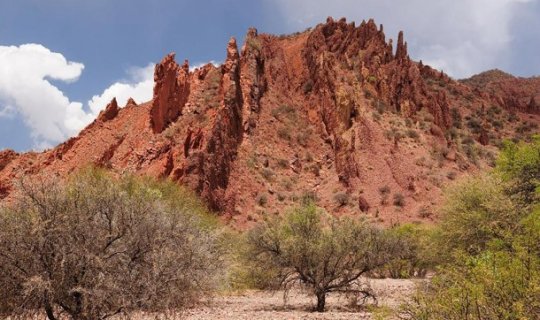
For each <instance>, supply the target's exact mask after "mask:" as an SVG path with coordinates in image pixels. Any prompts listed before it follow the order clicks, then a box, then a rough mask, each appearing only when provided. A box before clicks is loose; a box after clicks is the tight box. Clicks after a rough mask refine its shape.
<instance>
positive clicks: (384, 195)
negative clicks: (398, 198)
mask: <svg viewBox="0 0 540 320" xmlns="http://www.w3.org/2000/svg"><path fill="white" fill-rule="evenodd" d="M390 191H391V190H390V187H389V186H387V185H384V186H382V187H379V194H380V195H381V204H386V203H388V196H389V195H390Z"/></svg>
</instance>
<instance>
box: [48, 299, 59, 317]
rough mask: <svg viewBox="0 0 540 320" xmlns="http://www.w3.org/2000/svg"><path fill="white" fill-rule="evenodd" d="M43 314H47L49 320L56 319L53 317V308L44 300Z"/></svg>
mask: <svg viewBox="0 0 540 320" xmlns="http://www.w3.org/2000/svg"><path fill="white" fill-rule="evenodd" d="M45 313H46V314H47V318H48V319H49V320H56V317H55V316H54V311H53V307H52V306H51V304H50V303H49V300H48V299H46V300H45Z"/></svg>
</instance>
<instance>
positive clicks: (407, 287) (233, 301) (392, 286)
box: [185, 279, 419, 320]
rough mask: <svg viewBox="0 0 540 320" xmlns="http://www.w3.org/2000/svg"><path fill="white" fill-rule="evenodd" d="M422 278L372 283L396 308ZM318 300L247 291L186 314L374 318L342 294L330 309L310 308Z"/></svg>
mask: <svg viewBox="0 0 540 320" xmlns="http://www.w3.org/2000/svg"><path fill="white" fill-rule="evenodd" d="M418 281H419V280H396V279H374V280H371V287H372V289H373V290H374V291H375V292H376V294H377V296H378V306H380V307H383V308H384V307H388V308H391V309H393V308H396V307H397V306H399V304H400V302H401V301H402V300H403V299H404V298H406V297H407V296H408V295H410V294H411V293H412V292H413V291H414V288H415V284H416V283H417V282H418ZM314 303H315V300H314V299H313V298H311V297H309V296H307V295H306V294H304V293H302V292H301V291H299V290H295V291H293V292H291V293H290V295H289V298H288V300H287V304H284V302H283V292H275V293H271V292H261V291H246V292H244V293H242V294H239V295H230V296H221V297H216V298H214V299H213V300H212V301H211V302H209V303H207V304H206V306H201V307H197V308H194V309H190V310H188V311H187V312H186V314H185V316H186V318H187V319H189V320H210V319H211V320H225V319H227V320H228V319H231V320H234V319H239V320H244V319H245V320H266V319H268V320H269V319H272V320H273V319H277V320H300V319H302V320H304V319H310V320H315V319H317V320H319V319H321V320H322V319H372V318H373V317H371V315H370V313H369V312H368V311H366V309H365V308H364V310H363V311H362V310H354V309H353V308H351V307H347V305H348V304H349V299H347V297H345V296H343V295H339V294H331V295H329V296H328V297H327V312H325V313H314V312H311V310H312V309H313V305H314Z"/></svg>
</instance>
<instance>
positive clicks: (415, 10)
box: [0, 0, 540, 151]
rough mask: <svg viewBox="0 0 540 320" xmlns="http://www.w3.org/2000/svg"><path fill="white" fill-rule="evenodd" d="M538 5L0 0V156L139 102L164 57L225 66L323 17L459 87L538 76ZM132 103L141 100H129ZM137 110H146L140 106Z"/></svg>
mask: <svg viewBox="0 0 540 320" xmlns="http://www.w3.org/2000/svg"><path fill="white" fill-rule="evenodd" d="M539 2H540V1H538V0H441V1H432V0H409V1H402V0H394V1H392V0H334V1H326V0H259V1H257V0H219V1H218V0H199V1H183V0H177V1H173V0H153V1H150V0H147V1H143V0H91V1H87V0H0V149H3V148H13V149H15V150H20V151H22V150H28V149H42V148H46V147H50V146H54V145H56V144H57V143H59V142H62V141H63V140H64V139H66V138H67V137H69V136H72V135H75V134H76V133H77V132H78V131H79V130H80V129H81V128H82V127H84V125H86V124H87V123H88V122H90V121H91V120H92V119H93V118H94V117H95V116H96V114H97V113H99V110H100V109H101V108H103V107H104V106H105V104H106V101H108V100H110V99H111V98H112V96H119V97H120V99H119V100H121V102H122V100H126V99H127V96H128V95H133V96H135V97H138V98H139V100H145V99H147V97H148V96H149V95H151V86H152V81H151V76H152V63H155V62H157V61H159V60H160V59H161V58H162V57H163V56H164V55H165V54H167V53H169V52H172V51H174V52H176V53H177V60H179V61H182V60H183V59H185V58H186V59H189V61H190V63H191V64H192V65H195V64H200V63H204V62H208V61H217V62H219V61H221V60H223V58H224V55H225V46H226V43H227V41H228V39H229V37H231V36H235V37H237V38H238V39H239V40H240V41H242V40H243V37H244V35H245V32H246V30H247V28H248V27H250V26H255V27H257V28H258V29H259V31H260V32H269V33H276V34H281V33H291V32H295V31H301V30H304V29H305V28H306V27H309V26H313V25H315V24H317V23H319V22H322V21H324V20H325V18H326V17H327V16H335V17H341V16H346V17H347V18H348V19H349V20H355V21H358V22H359V21H361V20H362V19H364V18H365V19H367V18H370V17H373V18H375V19H376V22H377V23H383V24H384V25H385V31H386V33H387V36H388V37H393V38H395V35H396V34H397V32H398V30H400V29H403V30H404V31H405V38H406V40H407V41H408V42H409V48H410V53H411V56H412V57H413V58H414V59H423V60H424V61H426V62H427V63H430V64H432V65H434V66H435V67H438V68H442V69H444V70H445V71H446V72H447V73H449V74H451V75H452V76H454V77H456V78H460V77H466V76H470V75H472V74H474V73H477V72H480V71H482V70H486V69H490V68H495V67H498V68H501V69H504V70H506V71H509V72H512V73H514V74H517V75H521V76H531V75H538V74H540V61H539V59H540V58H539V55H538V52H540V34H539V33H540V31H538V30H540V22H539V21H540V3H539ZM136 100H137V99H136ZM139 102H141V101H139Z"/></svg>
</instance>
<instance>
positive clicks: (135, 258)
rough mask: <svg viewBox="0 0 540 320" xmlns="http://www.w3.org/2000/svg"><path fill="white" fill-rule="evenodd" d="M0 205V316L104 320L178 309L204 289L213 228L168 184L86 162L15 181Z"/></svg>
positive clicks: (211, 270) (213, 264)
mask: <svg viewBox="0 0 540 320" xmlns="http://www.w3.org/2000/svg"><path fill="white" fill-rule="evenodd" d="M20 191H21V197H20V198H19V199H18V200H17V201H16V202H15V203H14V204H13V205H12V206H10V207H9V208H3V209H2V210H1V211H0V247H1V248H2V252H0V283H1V284H2V289H1V290H0V315H2V317H5V316H7V317H8V318H9V317H13V316H16V317H21V318H30V317H33V316H34V315H35V314H36V313H38V312H43V314H44V315H46V317H47V318H48V319H50V320H53V319H60V318H64V317H65V316H67V317H70V318H72V319H83V320H86V319H105V318H110V317H112V316H115V315H122V314H123V315H129V313H130V312H135V311H150V312H164V311H168V312H172V311H174V310H181V309H182V308H185V307H187V306H189V305H191V304H193V303H194V302H196V301H197V299H198V297H200V296H202V295H204V294H206V293H207V292H209V291H211V290H212V289H213V288H214V287H215V284H216V283H217V282H218V281H216V280H217V275H218V272H217V271H218V270H220V269H221V268H222V264H223V261H222V259H221V257H220V250H221V249H220V246H219V242H220V240H219V233H218V232H216V231H214V227H213V226H214V225H215V223H214V222H212V223H210V221H212V220H211V219H210V218H209V216H208V214H207V213H206V210H205V208H204V206H203V205H202V203H201V202H199V201H198V200H197V199H195V198H194V196H193V195H191V193H189V192H187V191H186V190H184V189H179V188H178V187H177V186H176V185H173V184H172V183H165V182H163V183H161V182H157V181H154V180H150V179H141V178H134V177H125V178H122V179H115V178H113V177H112V176H110V175H108V174H107V173H105V172H103V171H100V170H96V169H87V170H83V171H82V172H80V173H78V174H76V175H75V176H73V177H72V178H71V179H70V180H69V181H68V182H66V183H64V182H60V181H57V180H55V179H46V178H43V179H37V180H35V181H27V180H23V181H22V183H21V185H20Z"/></svg>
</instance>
